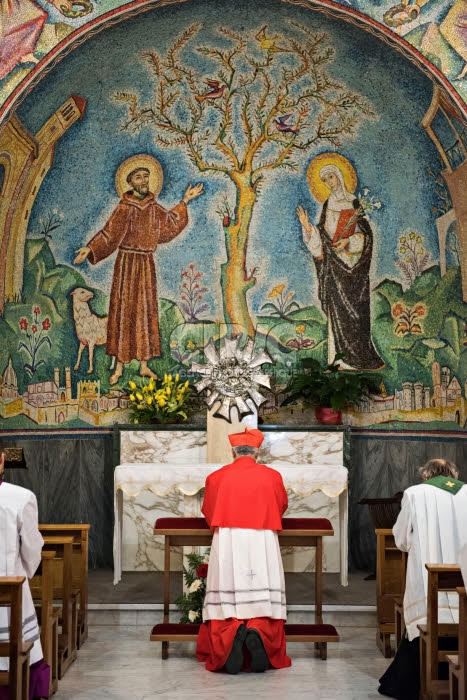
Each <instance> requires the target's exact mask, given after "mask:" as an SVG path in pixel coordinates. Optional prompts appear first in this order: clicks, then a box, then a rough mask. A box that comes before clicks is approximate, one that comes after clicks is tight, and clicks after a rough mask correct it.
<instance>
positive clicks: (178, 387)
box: [128, 374, 191, 423]
mask: <svg viewBox="0 0 467 700" xmlns="http://www.w3.org/2000/svg"><path fill="white" fill-rule="evenodd" d="M128 386H129V387H130V390H132V391H131V393H130V412H131V413H130V419H131V422H132V423H167V422H181V421H184V420H186V419H187V414H186V407H187V400H188V397H189V395H190V393H191V389H190V383H189V381H188V380H187V381H185V382H181V381H180V376H179V375H178V374H176V375H175V377H173V376H172V375H171V374H164V379H162V380H160V379H153V378H152V377H151V378H150V379H148V378H146V377H141V378H139V379H138V380H137V381H129V382H128Z"/></svg>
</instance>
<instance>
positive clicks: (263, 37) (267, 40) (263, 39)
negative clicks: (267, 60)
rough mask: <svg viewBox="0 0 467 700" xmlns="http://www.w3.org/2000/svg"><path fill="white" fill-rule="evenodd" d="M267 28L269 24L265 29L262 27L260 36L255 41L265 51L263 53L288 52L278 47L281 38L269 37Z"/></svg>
mask: <svg viewBox="0 0 467 700" xmlns="http://www.w3.org/2000/svg"><path fill="white" fill-rule="evenodd" d="M267 28H268V27H267V24H265V25H264V27H262V28H261V29H260V30H259V32H258V34H257V35H256V36H255V39H256V40H257V41H258V42H259V48H260V49H263V51H267V52H268V54H271V53H278V52H279V51H285V52H287V49H283V48H281V47H280V46H276V40H277V39H280V37H279V36H277V35H275V36H269V37H268V36H267V34H266V29H267Z"/></svg>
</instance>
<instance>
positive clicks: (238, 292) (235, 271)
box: [221, 176, 256, 337]
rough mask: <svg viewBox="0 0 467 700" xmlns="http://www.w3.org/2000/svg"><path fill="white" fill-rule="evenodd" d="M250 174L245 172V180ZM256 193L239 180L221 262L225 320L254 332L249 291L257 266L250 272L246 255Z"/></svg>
mask: <svg viewBox="0 0 467 700" xmlns="http://www.w3.org/2000/svg"><path fill="white" fill-rule="evenodd" d="M249 179H250V178H249V177H247V176H245V180H246V181H247V180H249ZM255 202H256V194H255V191H254V189H253V187H252V186H251V184H249V183H248V182H243V181H239V182H238V184H237V202H236V207H235V218H234V220H233V221H232V222H231V223H229V224H228V225H227V226H224V235H225V249H226V253H227V261H226V262H225V263H223V264H222V265H221V285H222V297H223V305H224V318H225V322H226V323H228V324H232V325H235V326H238V327H237V328H236V329H235V330H234V332H240V330H241V331H242V332H245V331H246V333H247V335H249V336H250V337H252V336H253V334H254V324H253V321H252V318H251V315H250V312H249V310H248V299H247V293H248V291H249V290H250V289H251V288H252V287H254V286H255V284H256V279H255V277H254V272H255V270H254V269H253V270H251V271H250V272H248V270H247V264H246V257H247V250H248V239H249V235H250V224H251V219H252V216H253V208H254V205H255Z"/></svg>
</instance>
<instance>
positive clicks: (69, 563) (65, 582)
mask: <svg viewBox="0 0 467 700" xmlns="http://www.w3.org/2000/svg"><path fill="white" fill-rule="evenodd" d="M43 538H44V549H45V550H55V551H56V552H57V554H56V556H55V557H54V559H51V562H52V564H53V597H54V599H55V600H60V601H61V603H62V616H61V632H60V634H59V636H58V677H59V679H62V678H63V675H64V673H65V672H66V671H67V669H68V667H69V666H70V664H71V663H73V661H74V660H75V659H76V656H77V645H76V638H77V624H78V615H77V595H76V593H73V536H72V535H68V536H58V535H45V536H44V535H43Z"/></svg>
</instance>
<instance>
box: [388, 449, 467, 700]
mask: <svg viewBox="0 0 467 700" xmlns="http://www.w3.org/2000/svg"><path fill="white" fill-rule="evenodd" d="M420 474H421V477H422V479H423V480H424V481H423V483H422V484H418V485H417V486H411V487H410V488H408V489H407V490H406V491H405V492H404V497H403V499H402V504H401V512H400V513H399V517H398V518H397V521H396V524H395V525H394V528H393V534H394V539H395V542H396V546H397V547H398V548H399V549H401V550H402V551H403V552H407V553H408V557H407V578H406V587H405V595H404V621H405V629H406V635H405V636H404V639H403V640H402V642H401V644H400V646H399V649H398V650H397V654H396V656H395V658H394V661H393V662H392V664H391V666H390V667H389V668H388V670H387V671H386V673H385V674H384V675H383V676H382V678H381V679H380V683H381V686H380V688H379V692H380V693H381V695H388V696H389V697H393V698H398V699H399V700H413V698H418V694H419V685H420V666H419V639H420V631H419V629H418V625H424V624H426V614H427V611H426V599H427V584H428V573H427V570H426V568H425V564H427V563H430V564H457V563H458V562H459V553H460V550H461V547H462V546H463V545H464V544H465V542H466V541H467V485H465V484H464V483H463V482H462V481H460V480H459V479H458V477H459V470H458V469H457V467H456V465H455V464H453V463H452V462H449V461H448V460H445V459H431V460H430V461H429V462H427V463H426V464H425V466H424V467H422V468H421V470H420ZM438 619H439V621H440V622H442V623H457V622H458V620H459V597H458V595H457V593H453V594H449V593H440V596H439V613H438Z"/></svg>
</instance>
